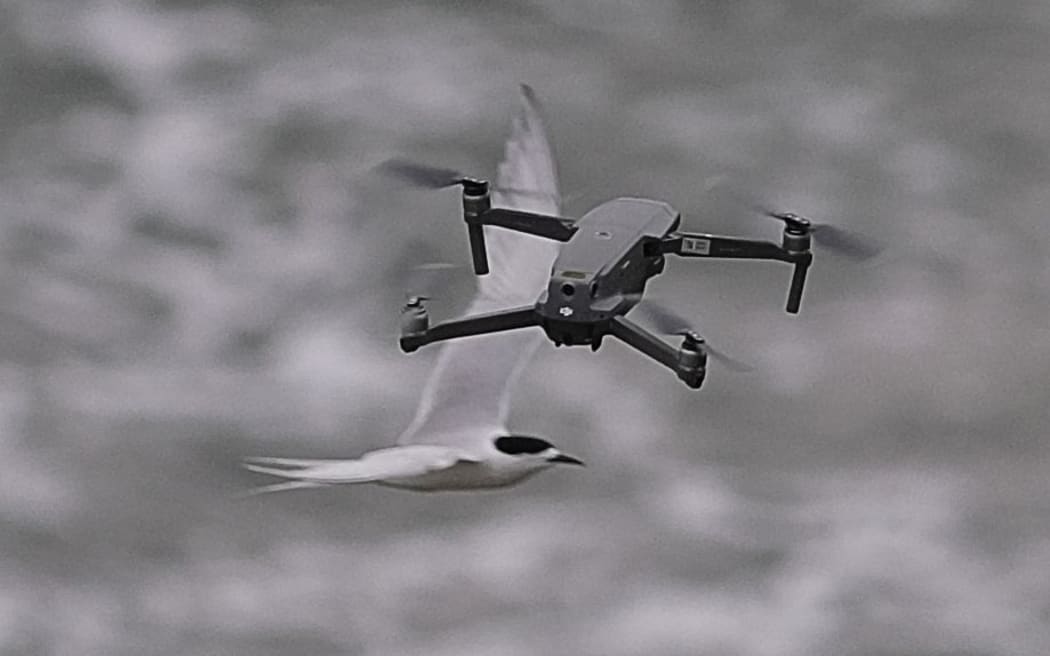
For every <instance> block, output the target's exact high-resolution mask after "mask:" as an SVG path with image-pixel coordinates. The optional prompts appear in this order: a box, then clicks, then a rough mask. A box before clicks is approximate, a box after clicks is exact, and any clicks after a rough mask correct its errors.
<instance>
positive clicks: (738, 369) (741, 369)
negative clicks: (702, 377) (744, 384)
mask: <svg viewBox="0 0 1050 656" xmlns="http://www.w3.org/2000/svg"><path fill="white" fill-rule="evenodd" d="M704 351H705V352H706V353H707V355H708V357H710V358H711V359H712V360H717V361H718V363H719V364H721V365H722V366H723V367H725V368H726V369H728V370H730V371H732V372H734V373H738V374H746V373H750V372H752V371H754V370H755V368H754V367H752V366H751V365H749V364H747V363H746V362H741V361H740V360H737V359H736V358H734V357H731V356H729V355H726V354H725V353H723V352H722V351H720V350H718V349H716V348H714V347H713V346H711V345H710V344H708V343H707V342H704Z"/></svg>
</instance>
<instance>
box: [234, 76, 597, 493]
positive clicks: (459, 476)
mask: <svg viewBox="0 0 1050 656" xmlns="http://www.w3.org/2000/svg"><path fill="white" fill-rule="evenodd" d="M521 96H522V98H521V109H520V110H519V112H518V114H517V116H516V117H515V118H514V121H513V125H512V128H511V133H510V136H509V138H508V139H507V142H506V149H505V153H504V158H503V161H502V162H501V163H500V165H499V171H498V174H497V177H496V184H495V187H497V188H498V189H499V190H497V191H494V192H493V197H492V200H493V205H495V206H500V207H510V208H514V209H520V210H527V211H531V212H536V213H541V214H551V215H558V214H560V200H559V194H558V181H557V171H556V167H555V160H554V154H553V152H552V150H551V146H550V140H549V138H548V136H547V130H546V128H545V126H544V123H543V119H542V116H541V114H540V110H539V106H538V103H537V101H536V98H535V95H534V94H533V92H532V90H531V89H530V88H529V87H527V86H524V85H523V86H522V94H521ZM508 189H509V190H527V191H528V193H519V192H517V191H505V190H508ZM485 240H486V243H487V246H488V253H489V262H490V270H491V271H490V273H489V274H488V275H486V276H481V277H479V278H478V290H477V293H476V294H475V296H474V299H473V301H472V302H471V303H470V306H469V307H468V309H467V314H479V313H484V312H492V311H496V310H503V309H508V308H513V307H518V306H522V305H528V304H531V303H533V302H535V301H536V299H537V297H538V296H539V295H540V292H541V291H542V290H543V288H544V287H545V285H546V283H547V279H548V277H549V276H550V270H551V266H552V265H553V262H554V258H555V257H556V256H557V253H558V247H559V244H558V242H555V241H552V240H547V239H543V238H541V237H534V236H532V235H526V234H523V233H520V232H514V231H511V230H505V229H502V228H492V227H485ZM542 341H543V334H542V333H541V332H540V331H538V330H536V329H534V328H533V329H528V328H526V329H522V330H515V331H509V332H503V333H499V334H492V335H479V336H474V337H468V338H463V339H458V340H452V341H449V342H445V343H443V344H442V345H441V346H439V348H440V353H439V354H438V358H437V362H436V364H435V366H434V369H433V371H432V372H431V373H430V376H429V378H428V379H427V382H426V385H425V386H424V389H423V394H422V398H421V399H420V402H419V408H418V410H417V411H416V415H415V418H414V419H413V420H412V423H411V424H410V425H409V427H408V428H407V429H406V430H405V431H404V433H402V435H401V437H400V438H399V439H398V440H397V446H393V447H389V448H385V449H379V450H376V451H371V452H369V453H365V454H364V455H362V456H361V457H360V458H357V459H353V460H297V459H289V458H249V459H246V461H245V464H244V466H245V467H246V468H248V469H250V470H252V471H256V472H261V473H264V474H270V475H274V476H279V477H281V478H284V479H287V480H286V481H285V482H282V483H277V484H274V485H270V486H266V487H262V488H259V489H257V490H256V492H273V491H279V490H286V489H295V488H303V487H318V486H325V485H335V484H349V483H377V484H381V485H387V486H391V487H401V488H408V489H416V490H448V489H473V488H485V487H503V486H506V485H511V484H513V483H516V482H519V481H521V480H523V479H525V478H527V477H529V476H530V475H532V474H535V473H537V472H539V471H542V470H543V469H546V468H548V467H550V466H552V465H553V464H555V463H558V462H569V463H576V464H582V463H580V461H578V460H576V459H575V458H573V457H571V456H567V455H565V454H562V453H561V452H560V451H558V449H556V448H555V447H554V446H552V445H550V443H549V442H547V441H546V440H542V439H539V438H531V437H524V436H518V437H510V439H507V438H508V437H509V432H508V430H507V426H506V423H507V416H508V414H509V411H510V397H511V394H512V391H513V386H514V383H515V381H516V380H517V378H518V376H519V375H520V373H521V370H522V369H523V368H524V366H525V365H526V363H527V362H528V361H529V359H530V357H531V356H532V355H533V354H534V352H535V350H536V348H537V347H538V346H539V344H540V342H542ZM499 438H504V439H502V440H501V439H499Z"/></svg>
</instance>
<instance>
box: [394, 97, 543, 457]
mask: <svg viewBox="0 0 1050 656" xmlns="http://www.w3.org/2000/svg"><path fill="white" fill-rule="evenodd" d="M496 186H498V187H500V188H501V189H503V190H513V191H497V192H494V193H493V204H494V205H496V206H499V207H509V208H513V209H520V210H525V211H530V212H535V213H540V214H549V215H558V214H559V212H560V204H561V203H560V198H559V195H558V180H557V172H556V169H555V162H554V154H553V152H552V150H551V146H550V142H549V140H548V137H547V130H546V128H545V127H544V123H543V119H542V117H541V114H540V109H539V104H538V102H537V101H536V97H535V95H534V94H533V92H532V89H530V88H529V87H527V86H524V85H522V103H521V110H520V111H519V112H518V115H517V116H516V117H515V118H514V122H513V126H512V129H511V134H510V137H509V138H508V139H507V143H506V150H505V153H504V158H503V161H502V163H501V164H500V166H499V173H498V176H497V178H496ZM526 192H527V193H526ZM485 241H486V245H487V246H488V256H489V268H490V273H489V274H488V275H486V276H481V277H480V278H479V279H478V291H477V294H476V295H475V296H474V299H473V301H472V302H471V304H470V306H469V307H468V309H467V314H468V315H473V314H480V313H484V312H492V311H497V310H504V309H509V308H513V307H518V306H522V305H530V304H532V303H535V302H536V299H537V298H538V297H539V295H540V292H541V291H543V289H544V287H545V286H546V284H547V280H548V278H549V277H550V271H551V266H552V265H553V263H554V258H555V257H556V256H557V254H558V247H559V243H558V242H556V241H553V240H549V239H544V238H542V237H534V236H532V235H527V234H524V233H520V232H515V231H512V230H506V229H503V228H494V227H489V226H486V227H485ZM542 340H543V333H542V332H540V330H539V329H538V328H523V329H519V330H514V331H509V332H504V333H498V334H493V335H478V336H474V337H466V338H461V339H456V340H451V341H448V342H445V343H444V344H443V345H442V346H441V347H440V348H441V352H440V353H439V354H438V358H437V363H436V365H435V367H434V370H433V371H432V372H431V374H430V377H429V378H428V380H427V383H426V386H425V387H424V389H423V396H422V399H421V400H420V403H419V409H418V410H417V411H416V416H415V419H414V420H413V421H412V423H411V425H410V426H409V427H408V429H407V430H406V431H405V432H404V433H403V434H402V436H401V438H400V439H399V440H398V443H399V444H412V443H420V442H422V443H428V444H434V443H438V444H448V445H453V446H470V444H468V443H465V442H469V441H470V440H471V438H472V437H473V438H474V439H477V436H478V435H480V434H483V432H484V431H486V430H491V431H501V430H505V428H504V427H505V424H506V421H507V415H508V413H509V411H510V394H511V391H512V387H513V384H514V382H515V380H516V379H517V378H518V375H519V374H520V373H521V370H522V369H523V368H524V366H525V364H526V362H527V361H528V359H529V357H530V356H532V354H533V353H534V352H535V350H536V347H537V346H538V345H539V344H540V342H541V341H542Z"/></svg>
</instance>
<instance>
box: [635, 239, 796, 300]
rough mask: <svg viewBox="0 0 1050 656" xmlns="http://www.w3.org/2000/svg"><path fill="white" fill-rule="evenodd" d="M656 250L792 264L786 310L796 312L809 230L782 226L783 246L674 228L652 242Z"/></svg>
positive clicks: (691, 255)
mask: <svg viewBox="0 0 1050 656" xmlns="http://www.w3.org/2000/svg"><path fill="white" fill-rule="evenodd" d="M654 251H655V253H660V254H663V253H673V254H675V255H681V256H683V257H719V258H737V259H751V260H777V261H780V262H787V263H788V264H793V265H795V270H794V272H793V273H792V276H791V287H790V288H789V289H788V300H787V307H786V310H787V311H788V312H789V313H791V314H797V313H798V310H799V306H800V304H801V303H802V288H803V287H804V286H805V284H806V272H807V271H808V270H809V265H810V264H812V263H813V254H812V253H811V252H810V251H809V235H808V233H805V232H802V233H799V232H793V231H791V230H785V232H784V246H778V245H776V244H774V243H773V242H770V241H759V240H754V239H741V238H739V237H722V236H718V235H707V234H700V233H688V232H674V233H671V234H670V235H669V236H667V237H665V238H664V239H662V240H660V241H657V242H655V248H654Z"/></svg>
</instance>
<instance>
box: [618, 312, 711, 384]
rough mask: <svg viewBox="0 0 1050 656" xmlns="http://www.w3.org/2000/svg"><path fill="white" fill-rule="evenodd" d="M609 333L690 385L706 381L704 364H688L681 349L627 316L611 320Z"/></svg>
mask: <svg viewBox="0 0 1050 656" xmlns="http://www.w3.org/2000/svg"><path fill="white" fill-rule="evenodd" d="M609 334H611V335H612V336H613V337H616V338H617V339H619V340H621V341H622V342H624V343H625V344H627V345H628V346H631V347H633V348H635V349H638V350H639V351H641V352H642V353H644V354H645V355H648V356H649V357H650V358H652V359H654V360H656V361H657V362H659V363H660V364H662V365H664V366H665V367H667V368H669V369H671V370H672V371H674V372H675V373H676V374H677V375H678V377H679V378H681V379H682V380H683V381H684V382H685V384H686V385H688V386H689V387H692V388H693V389H697V388H699V387H700V385H701V384H702V383H703V382H704V376H705V375H706V371H705V370H704V368H703V367H702V366H688V365H686V364H685V363H684V361H683V360H682V359H681V358H680V357H679V353H680V351H679V349H675V348H673V347H671V345H670V344H668V343H667V342H665V341H664V340H662V339H660V338H659V337H657V336H656V335H654V334H652V333H651V332H649V331H648V330H645V329H644V328H642V327H641V326H639V325H638V324H636V323H634V322H633V321H631V320H630V319H628V318H627V317H624V316H616V317H613V318H612V319H611V320H610V321H609Z"/></svg>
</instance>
